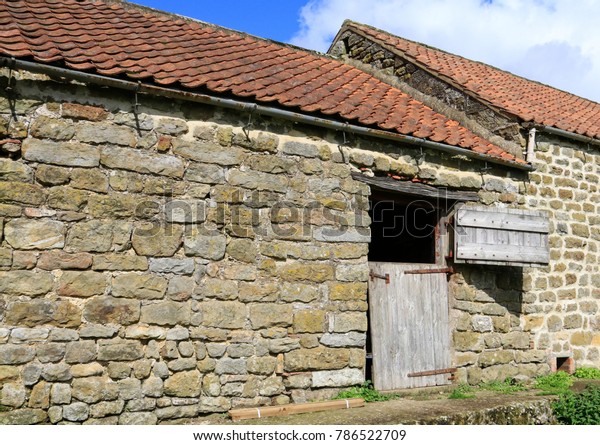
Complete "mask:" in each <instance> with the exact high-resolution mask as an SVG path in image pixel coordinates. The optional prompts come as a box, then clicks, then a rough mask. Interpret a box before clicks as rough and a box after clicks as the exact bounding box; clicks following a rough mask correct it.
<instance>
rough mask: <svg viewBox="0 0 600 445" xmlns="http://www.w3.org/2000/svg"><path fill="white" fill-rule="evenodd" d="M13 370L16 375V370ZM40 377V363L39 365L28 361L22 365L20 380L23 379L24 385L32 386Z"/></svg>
mask: <svg viewBox="0 0 600 445" xmlns="http://www.w3.org/2000/svg"><path fill="white" fill-rule="evenodd" d="M14 369H15V372H16V375H17V376H18V370H17V369H16V368H14ZM41 377H42V365H40V364H39V363H36V362H33V363H29V364H28V365H25V366H23V369H22V370H21V380H22V381H23V384H24V385H25V386H33V385H35V384H36V383H37V382H39V380H40V378H41ZM1 381H2V379H0V382H1Z"/></svg>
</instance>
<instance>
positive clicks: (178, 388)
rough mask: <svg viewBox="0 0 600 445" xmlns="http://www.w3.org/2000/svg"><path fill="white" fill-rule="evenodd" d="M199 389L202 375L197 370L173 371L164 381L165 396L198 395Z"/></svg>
mask: <svg viewBox="0 0 600 445" xmlns="http://www.w3.org/2000/svg"><path fill="white" fill-rule="evenodd" d="M201 389H202V376H201V375H200V372H199V371H198V370H193V371H183V372H178V373H175V374H173V375H172V376H171V377H169V378H168V379H167V380H165V382H164V392H165V395H167V396H174V397H198V396H199V395H200V393H201Z"/></svg>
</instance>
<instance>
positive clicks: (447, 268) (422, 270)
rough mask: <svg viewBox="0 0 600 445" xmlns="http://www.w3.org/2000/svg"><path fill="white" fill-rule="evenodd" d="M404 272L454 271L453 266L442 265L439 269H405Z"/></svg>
mask: <svg viewBox="0 0 600 445" xmlns="http://www.w3.org/2000/svg"><path fill="white" fill-rule="evenodd" d="M404 273H405V274H429V273H454V268H453V267H444V268H441V269H415V270H405V271H404Z"/></svg>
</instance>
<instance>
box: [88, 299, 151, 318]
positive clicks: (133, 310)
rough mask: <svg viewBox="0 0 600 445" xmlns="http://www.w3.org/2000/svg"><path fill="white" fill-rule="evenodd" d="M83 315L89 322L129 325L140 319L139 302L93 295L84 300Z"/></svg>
mask: <svg viewBox="0 0 600 445" xmlns="http://www.w3.org/2000/svg"><path fill="white" fill-rule="evenodd" d="M83 316H84V317H85V319H86V320H87V321H89V322H91V323H100V324H109V323H115V324H120V325H129V324H133V323H137V322H138V320H139V319H140V302H139V301H134V300H128V299H123V298H112V297H95V298H92V299H91V300H90V301H88V302H86V304H85V307H84V310H83Z"/></svg>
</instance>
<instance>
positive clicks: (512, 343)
mask: <svg viewBox="0 0 600 445" xmlns="http://www.w3.org/2000/svg"><path fill="white" fill-rule="evenodd" d="M529 342H530V336H529V333H527V332H516V331H515V332H509V333H508V334H506V335H504V336H503V337H502V345H503V346H504V347H505V348H510V349H529V347H530V346H529Z"/></svg>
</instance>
